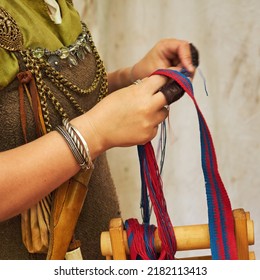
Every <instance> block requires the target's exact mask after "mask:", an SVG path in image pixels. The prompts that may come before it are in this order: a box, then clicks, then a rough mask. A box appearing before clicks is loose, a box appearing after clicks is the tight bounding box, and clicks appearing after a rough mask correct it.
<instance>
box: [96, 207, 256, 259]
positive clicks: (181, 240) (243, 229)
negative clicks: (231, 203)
mask: <svg viewBox="0 0 260 280" xmlns="http://www.w3.org/2000/svg"><path fill="white" fill-rule="evenodd" d="M233 217H234V227H235V228H234V231H235V236H236V243H237V251H238V259H239V260H255V253H254V252H253V251H250V250H249V246H250V245H254V222H253V220H251V219H250V213H249V212H245V211H244V209H235V210H233ZM174 232H175V235H176V240H177V251H188V250H198V249H209V248H210V236H209V229H208V225H207V224H200V225H189V226H176V227H174ZM100 246H101V253H102V255H103V256H104V257H106V260H127V259H128V254H129V247H128V243H127V235H126V231H125V230H124V224H123V221H122V219H121V218H115V219H112V220H111V221H110V225H109V231H105V232H102V233H101V238H100ZM155 246H156V249H157V250H158V252H160V247H161V242H160V238H159V236H158V232H157V230H156V231H155ZM181 259H186V260H196V259H197V260H210V259H211V256H196V257H189V258H181Z"/></svg>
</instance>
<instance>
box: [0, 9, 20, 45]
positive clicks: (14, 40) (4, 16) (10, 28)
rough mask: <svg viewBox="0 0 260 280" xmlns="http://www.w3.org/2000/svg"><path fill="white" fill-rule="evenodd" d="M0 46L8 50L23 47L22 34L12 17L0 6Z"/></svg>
mask: <svg viewBox="0 0 260 280" xmlns="http://www.w3.org/2000/svg"><path fill="white" fill-rule="evenodd" d="M0 47H2V48H4V49H6V50H9V51H18V50H21V49H22V48H23V35H22V33H21V32H20V30H19V28H18V26H17V25H16V22H15V20H14V19H13V17H12V16H11V15H10V14H9V13H8V12H7V11H6V10H4V9H3V8H2V7H0Z"/></svg>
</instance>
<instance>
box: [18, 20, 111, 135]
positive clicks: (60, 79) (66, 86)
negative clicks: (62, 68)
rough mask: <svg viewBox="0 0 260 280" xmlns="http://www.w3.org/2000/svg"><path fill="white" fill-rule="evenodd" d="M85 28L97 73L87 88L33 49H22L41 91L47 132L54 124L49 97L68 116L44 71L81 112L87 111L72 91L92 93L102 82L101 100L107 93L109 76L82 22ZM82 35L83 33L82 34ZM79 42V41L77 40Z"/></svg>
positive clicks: (61, 112) (62, 115) (25, 61)
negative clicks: (46, 82) (50, 113)
mask: <svg viewBox="0 0 260 280" xmlns="http://www.w3.org/2000/svg"><path fill="white" fill-rule="evenodd" d="M82 26H83V30H85V32H86V34H87V36H88V40H89V44H90V49H91V52H92V53H93V55H94V57H95V60H96V66H97V69H96V74H95V78H94V80H93V82H92V84H91V85H90V86H89V87H88V88H86V89H82V88H80V87H78V86H77V85H75V84H73V83H72V82H70V81H69V80H67V79H66V77H64V76H63V75H62V74H60V73H59V72H58V71H57V70H56V69H55V67H54V66H52V65H51V64H50V63H49V62H48V61H47V60H46V59H45V58H44V56H42V57H37V56H35V53H34V51H35V50H33V49H26V50H22V51H20V53H21V55H22V57H23V60H24V63H25V65H26V68H27V69H28V70H30V71H31V72H32V73H33V74H34V75H35V79H36V84H37V87H38V91H39V96H40V101H41V106H42V111H43V118H44V122H45V125H46V129H47V132H49V131H51V130H52V126H51V123H50V117H49V111H48V108H47V98H48V99H49V100H50V101H51V102H52V104H53V105H54V108H55V109H56V110H57V112H58V113H59V114H60V116H61V117H62V118H68V116H67V114H66V112H65V111H64V109H63V107H62V105H61V104H60V102H59V101H58V100H57V98H56V97H55V96H54V95H53V93H52V92H51V90H50V88H49V87H48V86H47V85H46V84H45V83H44V81H43V79H42V73H44V74H45V75H46V76H47V77H48V78H49V79H50V80H51V81H52V82H53V84H55V86H57V87H58V88H59V90H60V91H61V92H62V93H63V94H64V95H65V96H66V97H67V98H68V99H69V101H70V102H71V104H72V105H73V106H74V108H75V109H76V110H77V111H78V112H79V113H81V114H82V113H84V112H85V111H84V110H83V109H82V108H81V107H80V105H79V104H78V103H77V101H76V100H75V98H74V97H73V96H72V94H71V93H70V91H73V92H75V93H77V94H91V93H92V92H93V91H95V90H96V88H97V86H98V85H99V84H100V93H99V98H98V99H99V100H101V99H102V98H103V97H104V96H105V95H106V94H107V78H106V71H105V68H104V65H103V62H102V60H101V59H100V56H99V54H98V52H97V49H96V47H95V45H94V43H93V40H92V38H91V34H90V32H89V31H88V30H87V27H86V26H85V25H84V24H83V23H82ZM80 36H81V35H80ZM77 42H78V41H77Z"/></svg>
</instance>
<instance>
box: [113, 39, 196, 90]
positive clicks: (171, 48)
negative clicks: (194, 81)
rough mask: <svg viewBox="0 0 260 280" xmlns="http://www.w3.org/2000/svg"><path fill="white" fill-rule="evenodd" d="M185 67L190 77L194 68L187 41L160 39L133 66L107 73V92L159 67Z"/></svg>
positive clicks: (126, 84)
mask: <svg viewBox="0 0 260 280" xmlns="http://www.w3.org/2000/svg"><path fill="white" fill-rule="evenodd" d="M169 67H178V68H180V69H181V68H183V67H184V68H186V70H188V71H189V72H190V76H191V77H192V76H193V75H194V72H195V68H194V66H193V65H192V58H191V52H190V45H189V43H188V42H187V41H183V40H177V39H162V40H160V41H159V42H158V43H157V44H156V45H155V46H154V47H153V48H152V49H151V50H150V51H149V52H148V53H147V54H146V55H145V56H144V57H143V58H142V59H141V60H140V61H139V62H137V63H136V64H135V65H134V66H133V67H127V68H122V69H119V70H117V71H114V72H112V73H109V74H108V86H109V92H113V91H116V90H118V89H120V88H123V87H126V86H129V85H130V84H132V83H133V82H134V81H136V80H137V79H143V78H145V77H148V76H149V75H151V74H152V73H153V72H154V71H155V70H157V69H159V68H169Z"/></svg>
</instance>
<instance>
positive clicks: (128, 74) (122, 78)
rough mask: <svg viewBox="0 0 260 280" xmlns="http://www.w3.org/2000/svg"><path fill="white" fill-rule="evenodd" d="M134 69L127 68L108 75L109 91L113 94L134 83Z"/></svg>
mask: <svg viewBox="0 0 260 280" xmlns="http://www.w3.org/2000/svg"><path fill="white" fill-rule="evenodd" d="M133 82H134V81H133V77H132V67H126V68H122V69H119V70H117V71H114V72H110V73H108V91H109V92H110V93H111V92H113V91H116V90H118V89H120V88H123V87H127V86H129V85H131V84H132V83H133Z"/></svg>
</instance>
